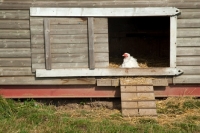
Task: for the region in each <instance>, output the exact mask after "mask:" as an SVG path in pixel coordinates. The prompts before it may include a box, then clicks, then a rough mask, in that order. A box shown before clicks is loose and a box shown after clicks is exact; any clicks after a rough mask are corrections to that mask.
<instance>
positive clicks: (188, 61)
mask: <svg viewBox="0 0 200 133" xmlns="http://www.w3.org/2000/svg"><path fill="white" fill-rule="evenodd" d="M184 65H186V66H192V65H200V56H185V57H177V66H184Z"/></svg>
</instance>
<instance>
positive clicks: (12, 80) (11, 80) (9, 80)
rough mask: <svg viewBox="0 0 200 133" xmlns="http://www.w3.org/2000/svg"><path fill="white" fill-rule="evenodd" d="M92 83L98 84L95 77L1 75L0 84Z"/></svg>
mask: <svg viewBox="0 0 200 133" xmlns="http://www.w3.org/2000/svg"><path fill="white" fill-rule="evenodd" d="M90 84H91V85H92V84H96V79H95V78H74V79H67V78H59V79H58V78H35V76H24V77H22V76H21V77H0V85H90Z"/></svg>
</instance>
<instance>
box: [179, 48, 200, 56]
mask: <svg viewBox="0 0 200 133" xmlns="http://www.w3.org/2000/svg"><path fill="white" fill-rule="evenodd" d="M199 46H200V45H199ZM183 55H200V47H178V48H177V56H183Z"/></svg>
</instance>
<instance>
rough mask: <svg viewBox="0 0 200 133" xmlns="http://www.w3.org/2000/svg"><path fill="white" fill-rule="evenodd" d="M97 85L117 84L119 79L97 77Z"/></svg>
mask: <svg viewBox="0 0 200 133" xmlns="http://www.w3.org/2000/svg"><path fill="white" fill-rule="evenodd" d="M97 86H119V79H97Z"/></svg>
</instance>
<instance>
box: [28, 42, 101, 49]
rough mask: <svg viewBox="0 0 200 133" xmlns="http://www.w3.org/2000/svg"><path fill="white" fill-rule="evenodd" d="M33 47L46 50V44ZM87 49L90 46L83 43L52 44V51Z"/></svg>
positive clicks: (33, 46)
mask: <svg viewBox="0 0 200 133" xmlns="http://www.w3.org/2000/svg"><path fill="white" fill-rule="evenodd" d="M31 47H32V48H40V49H42V48H44V44H41V45H37V44H36V45H35V44H33V45H31ZM84 47H85V48H86V47H88V44H86V43H85V44H82V43H80V44H79V43H74V44H73V43H68V44H65V43H51V48H52V49H59V48H84ZM98 47H100V46H98Z"/></svg>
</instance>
